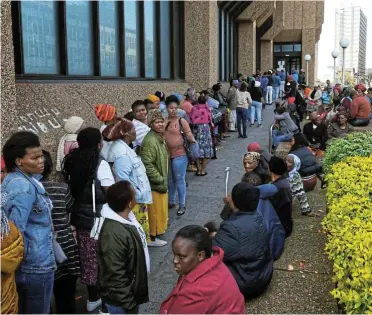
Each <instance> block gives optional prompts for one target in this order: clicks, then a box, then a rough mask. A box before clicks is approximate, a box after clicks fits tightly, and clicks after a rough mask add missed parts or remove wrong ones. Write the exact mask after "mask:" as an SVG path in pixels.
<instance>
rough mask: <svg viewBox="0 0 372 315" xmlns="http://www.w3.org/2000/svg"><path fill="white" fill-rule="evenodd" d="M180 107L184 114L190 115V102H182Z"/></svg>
mask: <svg viewBox="0 0 372 315" xmlns="http://www.w3.org/2000/svg"><path fill="white" fill-rule="evenodd" d="M180 107H181V109H183V110H184V111H185V112H186V114H190V112H191V110H192V107H193V106H192V104H191V102H190V101H188V100H184V101H183V102H182V104H181V106H180Z"/></svg>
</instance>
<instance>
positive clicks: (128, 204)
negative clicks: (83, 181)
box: [97, 180, 150, 314]
mask: <svg viewBox="0 0 372 315" xmlns="http://www.w3.org/2000/svg"><path fill="white" fill-rule="evenodd" d="M106 197H107V203H106V204H104V205H103V207H102V211H101V216H102V218H103V219H104V221H103V223H102V225H101V226H100V230H99V238H98V246H97V261H98V266H99V268H98V270H99V280H98V283H99V290H100V294H101V297H102V300H103V301H104V302H105V305H106V307H107V309H108V311H109V313H110V314H137V313H138V308H139V305H141V304H143V303H147V302H148V301H149V294H148V282H147V273H148V272H150V256H149V252H148V248H147V243H146V234H145V232H144V231H143V229H142V227H141V225H140V224H139V223H138V221H137V220H136V217H135V216H134V214H133V213H132V211H131V210H132V209H133V207H134V206H135V205H136V199H135V191H134V189H133V186H132V185H131V183H130V182H128V181H126V180H122V181H120V182H117V183H116V184H114V185H112V186H111V187H109V188H108V190H107V195H106Z"/></svg>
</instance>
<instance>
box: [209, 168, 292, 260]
mask: <svg viewBox="0 0 372 315" xmlns="http://www.w3.org/2000/svg"><path fill="white" fill-rule="evenodd" d="M241 182H243V183H248V184H251V185H253V186H255V187H257V188H259V189H260V201H259V203H258V206H257V212H258V213H259V214H260V215H261V216H262V217H263V219H264V224H265V227H266V231H267V233H268V234H269V239H270V248H271V252H272V255H273V259H274V260H276V259H278V258H279V257H280V255H281V254H282V252H283V250H284V242H285V231H284V228H283V226H282V223H281V222H280V220H279V217H278V215H277V214H276V212H275V209H274V208H273V206H272V204H271V202H270V200H268V197H271V196H273V195H274V194H275V193H276V192H277V188H276V186H274V185H272V184H268V185H261V184H262V182H261V178H260V176H258V175H257V174H256V173H245V174H244V175H243V178H242V180H241ZM230 198H231V196H228V197H225V198H224V202H225V206H224V208H223V210H222V212H221V213H220V217H221V219H222V220H224V221H225V220H228V219H229V218H230V217H231V216H233V215H234V211H233V209H232V208H231V207H230V206H229V203H228V201H229V199H230ZM204 227H205V226H204ZM209 230H210V229H209Z"/></svg>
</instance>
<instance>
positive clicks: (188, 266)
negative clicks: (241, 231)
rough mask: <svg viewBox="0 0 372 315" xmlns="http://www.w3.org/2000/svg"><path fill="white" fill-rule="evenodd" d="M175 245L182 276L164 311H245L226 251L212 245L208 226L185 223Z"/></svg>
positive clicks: (178, 267)
mask: <svg viewBox="0 0 372 315" xmlns="http://www.w3.org/2000/svg"><path fill="white" fill-rule="evenodd" d="M172 247H173V254H174V258H173V264H174V269H175V271H176V272H177V273H178V274H179V275H180V277H179V279H178V283H177V285H176V287H175V288H174V289H173V291H172V292H171V294H170V295H169V296H168V297H167V298H166V299H165V301H163V303H162V305H161V308H160V314H245V312H246V311H245V302H244V297H243V295H242V294H241V293H240V291H239V288H238V285H237V284H236V281H235V279H234V277H233V276H232V274H231V273H230V271H229V270H228V269H227V267H226V266H225V265H224V263H223V250H222V249H221V248H218V247H213V248H212V239H211V238H210V236H209V235H208V232H207V231H206V230H205V229H204V228H202V227H201V226H198V225H188V226H185V227H184V228H182V229H181V230H179V231H178V232H177V234H176V236H175V238H174V240H173V244H172Z"/></svg>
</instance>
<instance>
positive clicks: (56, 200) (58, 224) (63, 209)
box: [42, 181, 80, 280]
mask: <svg viewBox="0 0 372 315" xmlns="http://www.w3.org/2000/svg"><path fill="white" fill-rule="evenodd" d="M42 184H43V186H44V188H45V190H46V192H47V193H48V194H49V198H50V200H51V201H52V203H53V210H52V220H53V226H54V231H55V232H57V233H58V234H57V242H58V243H59V244H60V245H61V247H62V249H63V252H64V253H65V255H66V256H67V258H68V259H67V260H66V261H65V262H64V263H62V264H58V265H57V270H56V272H55V276H54V278H55V280H57V279H59V278H61V277H63V276H66V275H75V276H79V275H80V260H79V252H78V248H77V244H76V242H75V238H74V236H73V234H72V229H71V225H70V220H69V213H70V212H71V211H72V206H73V204H74V199H73V198H72V195H71V191H70V189H69V187H68V185H67V184H65V183H57V182H51V181H43V182H42Z"/></svg>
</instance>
